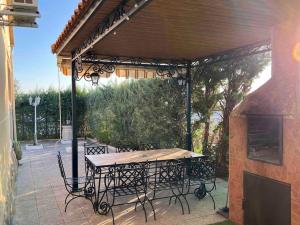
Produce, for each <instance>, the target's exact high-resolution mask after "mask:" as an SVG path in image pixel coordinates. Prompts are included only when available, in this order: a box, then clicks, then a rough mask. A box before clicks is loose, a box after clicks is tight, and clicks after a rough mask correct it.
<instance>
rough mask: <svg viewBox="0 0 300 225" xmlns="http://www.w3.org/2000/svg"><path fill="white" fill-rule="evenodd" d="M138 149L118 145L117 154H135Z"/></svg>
mask: <svg viewBox="0 0 300 225" xmlns="http://www.w3.org/2000/svg"><path fill="white" fill-rule="evenodd" d="M137 149H138V148H137V147H134V146H131V145H118V146H117V148H116V152H117V153H120V152H133V151H137Z"/></svg>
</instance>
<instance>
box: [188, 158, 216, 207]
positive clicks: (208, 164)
mask: <svg viewBox="0 0 300 225" xmlns="http://www.w3.org/2000/svg"><path fill="white" fill-rule="evenodd" d="M187 178H188V181H187V183H188V191H187V193H186V194H188V193H190V189H191V187H193V186H194V187H195V189H194V192H193V193H194V194H195V196H196V197H197V198H198V199H202V198H204V197H205V196H206V195H207V194H208V195H209V196H210V197H211V199H212V201H213V204H214V209H216V204H215V200H214V198H213V196H212V195H211V192H212V191H214V190H215V189H216V162H215V161H214V160H210V159H208V158H200V159H196V160H191V164H190V168H189V172H188V177H187Z"/></svg>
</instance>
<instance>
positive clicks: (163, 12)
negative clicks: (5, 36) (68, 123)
mask: <svg viewBox="0 0 300 225" xmlns="http://www.w3.org/2000/svg"><path fill="white" fill-rule="evenodd" d="M296 5H300V3H299V1H298V0H251V1H245V0H201V1H195V0H173V1H168V0H83V1H82V3H80V4H79V6H78V9H76V10H75V12H74V15H73V16H72V18H71V19H70V21H69V22H68V24H67V25H66V27H65V29H64V31H63V32H62V34H61V35H60V36H59V38H58V39H57V41H56V42H55V44H53V45H52V51H53V53H55V54H57V56H58V58H59V60H60V61H61V63H62V64H61V67H62V68H63V70H64V71H65V73H68V71H70V70H71V75H72V121H73V122H72V125H73V141H72V157H73V161H72V172H73V177H77V176H78V142H77V125H76V80H78V79H80V78H81V77H85V78H86V79H93V75H94V73H96V74H100V75H101V74H105V73H113V72H114V71H115V70H116V68H119V67H122V68H126V67H134V68H142V69H151V70H152V71H153V70H154V71H155V73H156V75H157V76H160V77H164V78H166V77H176V78H181V79H185V81H186V82H185V83H186V95H187V96H186V97H187V98H186V100H187V104H186V107H187V116H186V118H187V131H186V140H187V143H186V148H187V149H188V150H192V135H191V111H192V109H191V90H192V89H191V87H192V86H191V85H192V79H191V69H192V68H193V67H195V66H199V65H208V64H211V63H215V62H220V61H223V60H229V59H234V58H239V57H242V56H246V55H249V54H257V53H261V52H265V51H269V50H270V48H271V47H270V45H269V39H270V35H271V29H272V27H273V26H274V25H276V24H278V23H280V22H281V21H282V20H284V19H285V18H286V17H288V16H292V15H293V14H295V13H297V12H296V11H295V10H296V9H297V7H296ZM69 69H70V70H69ZM145 77H147V76H145Z"/></svg>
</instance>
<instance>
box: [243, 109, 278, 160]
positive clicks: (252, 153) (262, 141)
mask: <svg viewBox="0 0 300 225" xmlns="http://www.w3.org/2000/svg"><path fill="white" fill-rule="evenodd" d="M247 136H248V137H247V141H248V158H249V159H252V160H258V161H263V162H267V163H273V164H277V165H280V164H282V116H273V115H247Z"/></svg>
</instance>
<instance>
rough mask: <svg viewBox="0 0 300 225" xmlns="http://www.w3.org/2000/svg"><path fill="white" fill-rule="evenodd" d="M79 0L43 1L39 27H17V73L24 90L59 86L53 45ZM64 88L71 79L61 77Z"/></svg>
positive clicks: (15, 64)
mask: <svg viewBox="0 0 300 225" xmlns="http://www.w3.org/2000/svg"><path fill="white" fill-rule="evenodd" d="M78 3H79V0H40V1H39V11H40V14H41V18H39V19H37V23H38V26H39V27H38V28H19V27H15V28H14V34H15V47H14V53H13V54H14V74H15V79H16V80H18V81H19V85H20V87H21V90H22V91H26V92H30V91H34V90H36V89H47V88H48V87H50V86H52V87H57V86H58V75H57V73H58V70H57V66H56V57H55V55H53V54H52V53H51V47H50V46H51V45H52V44H53V43H54V42H55V40H56V39H57V37H58V36H59V34H60V33H61V32H62V30H63V28H64V26H65V24H66V23H67V21H68V20H69V18H70V17H71V15H72V14H73V11H74V9H75V8H76V7H77V5H78ZM60 78H61V83H62V87H67V86H70V84H71V78H70V77H65V76H60Z"/></svg>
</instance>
